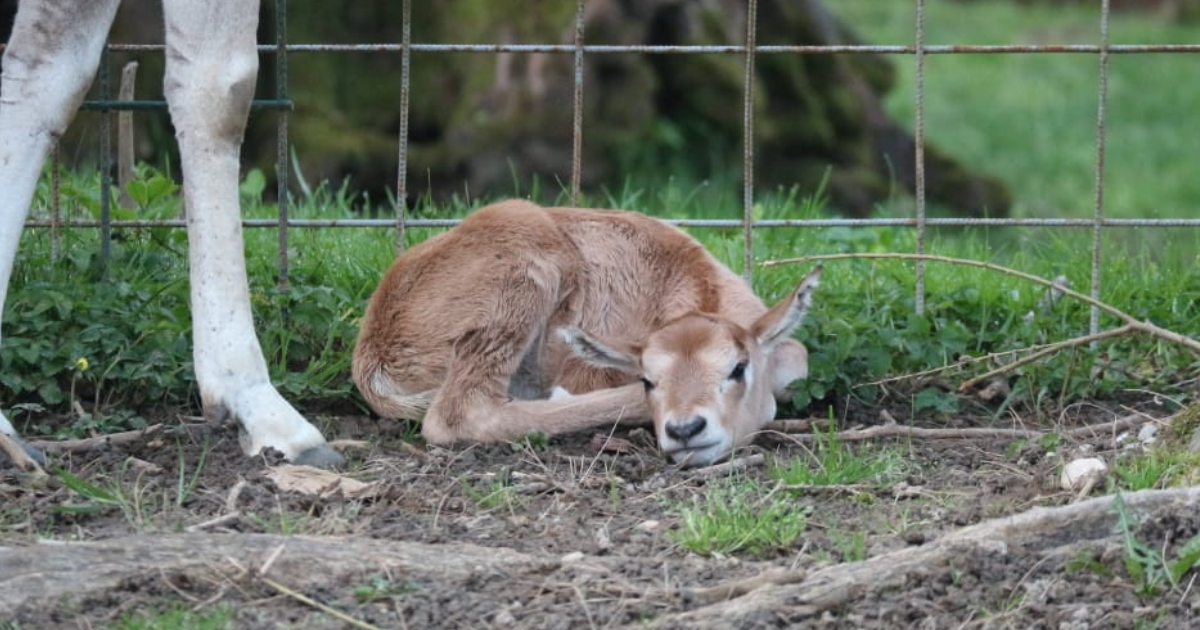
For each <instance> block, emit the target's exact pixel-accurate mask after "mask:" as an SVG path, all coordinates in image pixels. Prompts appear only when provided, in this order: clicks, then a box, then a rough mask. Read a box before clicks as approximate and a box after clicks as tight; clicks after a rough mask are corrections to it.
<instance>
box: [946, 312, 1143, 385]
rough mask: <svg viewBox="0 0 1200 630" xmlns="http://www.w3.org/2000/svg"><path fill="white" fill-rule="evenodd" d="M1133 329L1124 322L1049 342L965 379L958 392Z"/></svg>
mask: <svg viewBox="0 0 1200 630" xmlns="http://www.w3.org/2000/svg"><path fill="white" fill-rule="evenodd" d="M1133 330H1134V327H1133V326H1131V325H1129V324H1125V325H1124V326H1121V327H1119V328H1113V329H1111V330H1106V331H1104V332H1099V333H1096V334H1094V335H1084V336H1082V337H1075V338H1073V339H1067V340H1065V341H1059V342H1056V343H1052V344H1049V345H1047V346H1046V347H1045V348H1044V349H1042V350H1040V351H1038V352H1035V353H1033V354H1030V355H1026V356H1023V357H1021V358H1020V359H1017V360H1016V361H1013V362H1012V363H1008V364H1005V365H1002V366H1000V367H998V368H996V369H994V370H991V371H989V372H987V373H985V374H980V375H979V376H976V377H974V378H971V379H967V380H966V381H964V382H963V384H962V385H959V386H958V391H959V392H967V391H970V390H971V389H972V388H973V387H975V386H976V385H978V384H980V383H982V382H984V381H986V380H988V379H990V378H992V377H995V376H999V375H1001V374H1004V373H1006V372H1011V371H1013V370H1015V369H1017V368H1019V367H1021V366H1022V365H1026V364H1028V363H1033V362H1034V361H1037V360H1038V359H1041V358H1043V357H1047V356H1050V355H1052V354H1054V353H1056V352H1058V351H1059V350H1063V349H1066V348H1073V347H1075V346H1082V345H1084V344H1087V343H1091V342H1093V341H1100V340H1102V339H1108V338H1109V337H1119V336H1121V335H1124V334H1128V333H1130V332H1132V331H1133Z"/></svg>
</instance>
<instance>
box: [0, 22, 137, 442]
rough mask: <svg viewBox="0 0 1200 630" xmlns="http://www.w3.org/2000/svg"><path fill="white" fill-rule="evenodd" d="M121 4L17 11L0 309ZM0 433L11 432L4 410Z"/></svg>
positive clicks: (2, 154) (6, 98)
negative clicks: (48, 175) (50, 159)
mask: <svg viewBox="0 0 1200 630" xmlns="http://www.w3.org/2000/svg"><path fill="white" fill-rule="evenodd" d="M118 4H119V0H95V1H91V0H89V1H88V2H76V1H74V0H25V1H24V2H21V4H20V6H19V8H18V10H17V16H16V19H15V20H14V22H13V30H12V35H11V36H10V37H9V40H8V44H7V46H6V48H5V49H4V74H3V77H0V182H2V183H0V310H2V309H3V306H4V300H5V297H6V295H7V293H8V281H9V279H10V278H11V277H12V270H13V261H14V260H15V258H16V255H17V246H18V244H19V243H20V240H21V229H22V227H23V225H24V223H25V218H26V217H27V216H28V215H29V203H30V201H31V200H32V198H33V191H34V189H35V188H36V187H37V181H38V176H39V175H40V174H41V171H42V166H43V165H44V164H45V163H46V156H47V155H48V154H49V152H50V149H51V147H52V146H53V145H54V143H55V142H56V141H57V140H58V137H59V136H61V135H62V133H63V131H64V130H66V128H67V125H68V124H69V123H70V122H71V118H72V117H74V115H75V111H76V110H77V109H79V104H80V103H81V102H82V101H83V96H84V94H85V93H86V92H87V89H88V86H89V85H91V83H92V78H93V77H94V76H95V75H96V67H97V66H98V65H99V63H100V52H101V51H102V50H103V47H104V40H105V38H106V37H107V36H108V29H109V27H110V26H111V25H112V21H113V16H114V15H116V12H117V5H118ZM0 431H2V432H4V433H6V434H8V435H12V436H14V437H15V436H16V431H15V430H14V429H13V426H12V423H10V422H9V421H8V419H7V418H5V417H4V414H3V413H0ZM21 444H22V446H25V449H26V450H27V451H30V454H32V455H34V456H35V458H40V455H38V454H36V453H35V452H33V451H32V449H30V448H29V447H28V446H27V445H25V444H24V443H23V442H22V443H21Z"/></svg>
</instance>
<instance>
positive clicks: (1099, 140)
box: [1088, 0, 1109, 348]
mask: <svg viewBox="0 0 1200 630" xmlns="http://www.w3.org/2000/svg"><path fill="white" fill-rule="evenodd" d="M1108 11H1109V0H1101V2H1100V87H1099V89H1098V90H1097V91H1098V93H1099V96H1098V98H1097V100H1098V103H1097V105H1096V198H1095V212H1094V214H1093V226H1092V285H1091V293H1092V298H1093V299H1096V300H1099V299H1100V244H1101V235H1102V232H1103V229H1104V226H1103V221H1104V145H1105V132H1104V129H1105V116H1106V113H1107V109H1108ZM1088 329H1089V330H1090V331H1091V334H1093V335H1094V334H1096V333H1097V332H1099V331H1100V309H1098V308H1096V307H1095V306H1093V307H1092V311H1091V316H1090V318H1089V325H1088ZM1095 346H1096V342H1094V341H1093V342H1092V347H1093V348H1094V347H1095Z"/></svg>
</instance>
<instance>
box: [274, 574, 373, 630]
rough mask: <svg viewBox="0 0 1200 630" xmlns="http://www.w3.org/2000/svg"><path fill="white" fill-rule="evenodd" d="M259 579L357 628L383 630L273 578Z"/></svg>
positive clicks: (284, 593) (280, 591)
mask: <svg viewBox="0 0 1200 630" xmlns="http://www.w3.org/2000/svg"><path fill="white" fill-rule="evenodd" d="M259 579H260V580H262V582H263V584H266V585H267V586H270V587H271V588H273V589H275V590H276V591H278V592H279V593H281V594H283V595H286V596H288V597H291V598H292V599H294V600H296V601H298V602H300V603H302V604H307V605H309V606H312V607H313V608H316V609H317V610H319V611H321V612H323V613H325V614H327V615H330V616H333V617H336V618H338V619H341V620H342V621H344V622H346V623H348V624H350V625H352V626H354V627H355V628H362V629H363V630H383V629H382V628H380V627H379V626H376V625H372V624H369V623H367V622H365V621H360V620H358V619H355V618H354V617H351V616H350V615H347V614H346V613H344V612H342V611H340V610H338V609H336V608H333V607H330V606H326V605H325V604H322V603H321V602H319V601H317V600H315V599H313V598H311V597H309V596H307V595H305V594H304V593H299V592H296V591H294V590H292V589H290V588H288V587H286V586H284V585H282V584H280V583H279V582H276V581H275V580H272V579H271V578H269V577H265V576H261V577H259Z"/></svg>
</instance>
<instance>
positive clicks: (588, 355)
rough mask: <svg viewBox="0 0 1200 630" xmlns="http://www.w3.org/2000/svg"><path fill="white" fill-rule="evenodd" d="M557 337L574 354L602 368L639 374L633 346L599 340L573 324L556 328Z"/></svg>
mask: <svg viewBox="0 0 1200 630" xmlns="http://www.w3.org/2000/svg"><path fill="white" fill-rule="evenodd" d="M558 338H559V339H562V340H563V342H564V343H566V344H567V345H568V346H570V348H571V351H572V352H574V353H575V355H576V356H578V357H579V358H581V359H583V360H584V361H587V362H588V363H590V364H592V365H594V366H596V367H602V368H612V369H615V370H620V371H621V372H625V373H626V374H639V373H640V371H641V365H640V362H639V360H638V353H637V352H636V350H635V349H634V348H621V347H619V345H618V344H615V343H612V342H607V341H601V340H600V339H598V338H596V337H593V336H592V335H589V334H587V333H585V332H583V331H582V330H579V329H578V328H575V327H574V326H563V327H562V328H559V329H558Z"/></svg>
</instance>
